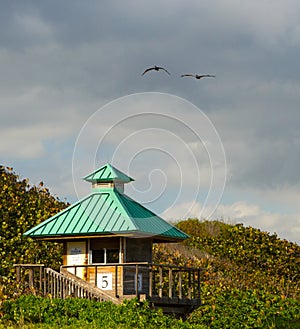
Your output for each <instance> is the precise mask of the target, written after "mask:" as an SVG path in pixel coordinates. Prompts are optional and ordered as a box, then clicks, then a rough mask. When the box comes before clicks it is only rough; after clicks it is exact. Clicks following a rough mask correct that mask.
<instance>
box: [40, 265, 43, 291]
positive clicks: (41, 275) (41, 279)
mask: <svg viewBox="0 0 300 329" xmlns="http://www.w3.org/2000/svg"><path fill="white" fill-rule="evenodd" d="M42 281H43V266H42V265H41V266H40V287H39V288H40V293H41V292H42V289H43V283H42Z"/></svg>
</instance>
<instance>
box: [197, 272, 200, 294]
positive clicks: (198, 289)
mask: <svg viewBox="0 0 300 329" xmlns="http://www.w3.org/2000/svg"><path fill="white" fill-rule="evenodd" d="M200 274H201V271H200V269H199V268H198V280H197V283H198V287H197V291H198V300H200V284H201V282H200Z"/></svg>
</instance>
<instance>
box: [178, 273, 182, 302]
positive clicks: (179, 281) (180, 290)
mask: <svg viewBox="0 0 300 329" xmlns="http://www.w3.org/2000/svg"><path fill="white" fill-rule="evenodd" d="M178 298H179V299H182V271H181V269H180V270H179V273H178Z"/></svg>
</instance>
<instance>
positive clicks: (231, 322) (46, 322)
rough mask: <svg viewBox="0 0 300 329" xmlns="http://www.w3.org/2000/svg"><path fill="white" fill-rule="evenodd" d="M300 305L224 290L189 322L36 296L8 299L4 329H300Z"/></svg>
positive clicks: (137, 309)
mask: <svg viewBox="0 0 300 329" xmlns="http://www.w3.org/2000/svg"><path fill="white" fill-rule="evenodd" d="M299 307H300V303H299V302H297V301H295V300H292V299H281V298H280V297H276V296H271V295H264V294H263V295H260V294H259V293H258V292H257V291H252V292H249V291H248V292H242V291H240V290H227V289H225V290H224V289H223V290H222V289H220V291H219V294H218V297H216V298H213V299H211V300H210V303H205V305H203V306H202V307H200V308H198V309H197V310H196V311H194V312H193V313H191V314H190V316H189V317H188V318H187V319H186V320H182V319H178V318H175V317H173V316H170V315H164V314H163V313H162V312H161V310H157V311H156V310H153V309H152V308H151V307H150V306H149V304H148V303H147V302H143V303H140V302H138V301H137V300H136V299H133V300H130V301H127V302H124V304H122V305H115V304H113V303H110V302H94V301H90V300H86V299H77V298H69V299H65V300H62V299H50V298H42V297H36V296H32V295H27V296H22V297H20V298H18V299H16V300H7V301H5V302H4V303H3V304H2V306H1V308H0V311H1V312H2V313H3V316H2V318H1V319H0V328H1V324H2V325H3V328H4V327H5V328H9V327H11V328H14V327H23V328H24V327H28V328H174V329H176V328H183V329H189V328H198V329H219V328H230V329H244V328H245V329H250V328H251V329H255V328H282V329H283V328H284V329H287V328H294V329H296V328H299V322H297V317H298V318H299Z"/></svg>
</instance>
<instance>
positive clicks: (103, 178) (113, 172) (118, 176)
mask: <svg viewBox="0 0 300 329" xmlns="http://www.w3.org/2000/svg"><path fill="white" fill-rule="evenodd" d="M83 179H84V180H86V181H87V182H92V183H93V182H110V181H115V180H117V181H122V182H124V183H129V182H131V181H133V180H134V179H133V178H131V177H129V176H127V175H126V174H124V173H123V172H121V171H120V170H118V169H117V168H115V167H113V166H112V165H111V164H106V165H104V166H102V167H101V168H99V169H96V170H95V171H93V172H92V173H90V174H88V175H87V176H85V177H84V178H83Z"/></svg>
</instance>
